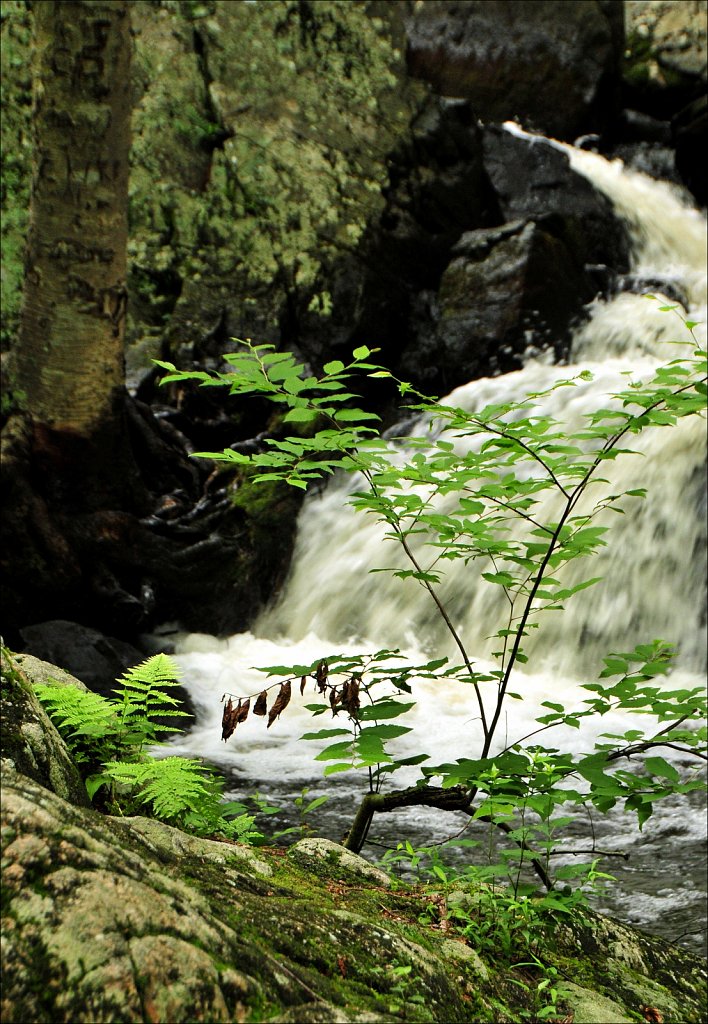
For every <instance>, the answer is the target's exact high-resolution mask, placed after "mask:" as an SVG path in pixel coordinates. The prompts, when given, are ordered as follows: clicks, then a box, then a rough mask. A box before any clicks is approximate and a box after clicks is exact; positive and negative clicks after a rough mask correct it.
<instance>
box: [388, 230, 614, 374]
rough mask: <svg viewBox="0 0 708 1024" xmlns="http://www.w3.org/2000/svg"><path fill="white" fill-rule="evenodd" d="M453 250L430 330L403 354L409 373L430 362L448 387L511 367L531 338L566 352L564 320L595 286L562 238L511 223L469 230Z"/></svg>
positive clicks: (539, 344)
mask: <svg viewBox="0 0 708 1024" xmlns="http://www.w3.org/2000/svg"><path fill="white" fill-rule="evenodd" d="M452 251H453V257H454V258H453V260H452V262H451V263H450V264H449V266H448V267H447V269H446V270H445V272H444V273H443V276H442V280H441V282H440V288H439V291H438V293H437V300H436V304H435V315H434V319H435V329H434V331H433V332H431V333H426V335H424V336H420V337H418V339H417V342H416V345H415V347H414V348H412V349H411V351H410V352H409V353H407V355H406V357H405V358H404V364H405V367H406V369H410V371H411V373H412V375H413V376H415V377H417V378H420V377H421V376H422V377H425V376H432V374H431V372H430V368H432V367H435V375H436V378H437V379H440V380H441V382H442V384H443V388H444V390H449V389H451V388H452V387H454V386H456V385H458V384H460V383H464V382H465V381H467V380H470V379H472V378H474V377H477V376H480V375H481V374H484V373H490V372H491V373H495V372H507V371H509V370H512V369H518V368H519V366H520V365H521V359H520V357H521V355H522V353H523V352H524V350H525V349H526V348H527V347H528V346H529V344H530V343H531V341H532V340H533V344H534V346H536V347H538V348H543V347H548V348H551V349H553V350H554V351H555V353H556V355H559V356H560V355H563V354H565V352H566V349H567V345H568V341H569V330H568V329H569V325H570V323H571V321H572V319H573V318H574V317H577V316H579V315H580V313H581V310H582V305H583V302H587V301H588V300H589V299H591V298H592V297H593V295H594V289H593V286H592V282H591V280H590V278H589V277H588V275H586V274H584V272H583V267H582V266H581V265H580V264H579V263H578V262H577V260H576V259H575V258H574V254H572V253H570V252H569V251H568V249H567V248H566V246H565V244H564V242H563V241H561V240H560V239H559V238H557V237H555V236H554V235H552V234H550V233H548V232H547V231H545V230H543V228H541V227H539V226H538V225H537V224H535V223H534V222H533V221H515V222H513V223H511V224H505V225H503V226H502V227H500V228H488V229H478V230H476V231H468V232H466V233H465V234H464V235H462V237H461V238H460V240H459V242H458V243H457V244H456V245H455V247H454V248H453V250H452Z"/></svg>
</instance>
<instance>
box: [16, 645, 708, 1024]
mask: <svg viewBox="0 0 708 1024" xmlns="http://www.w3.org/2000/svg"><path fill="white" fill-rule="evenodd" d="M35 703H36V702H35V701H34V698H33V695H32V694H31V688H30V684H29V681H28V679H27V678H26V677H20V673H19V671H18V670H17V669H16V668H13V667H12V665H11V664H10V663H9V662H8V663H7V667H6V670H5V678H4V679H3V708H4V710H6V707H5V705H6V704H7V705H11V708H9V709H7V710H8V714H6V716H5V719H4V723H3V743H4V744H5V746H4V748H3V749H4V751H5V750H10V751H13V750H14V751H17V750H18V749H20V748H22V744H23V742H24V740H23V737H24V736H25V735H26V730H25V729H24V726H25V724H29V725H30V727H31V729H38V730H41V735H42V738H43V740H44V742H45V743H55V744H56V740H57V739H58V737H56V738H55V735H53V727H52V726H51V725H50V724H49V723H48V722H47V721H46V718H42V717H41V716H38V715H37V712H36V708H35V706H34V704H35ZM40 710H41V709H40ZM10 711H11V712H12V713H9V712H10ZM59 744H60V745H61V741H60V740H59ZM64 755H65V756H66V752H65V750H64ZM18 768H19V769H20V770H18ZM73 770H74V772H75V773H76V775H77V776H78V772H76V769H75V768H74V769H73ZM32 773H34V777H33V775H32ZM70 774H71V769H70V768H66V770H65V771H64V775H65V776H66V777H68V776H69V775H70ZM2 782H3V794H2V795H3V799H2V844H3V855H2V872H3V877H2V881H3V902H2V931H3V945H2V969H3V991H2V1018H3V1021H5V1022H6V1024H20V1022H22V1024H25V1022H26V1021H33V1022H37V1024H40V1022H45V1021H46V1022H50V1021H51V1022H57V1024H64V1022H65V1024H69V1022H71V1024H82V1022H87V1024H88V1022H92V1024H103V1022H118V1021H141V1022H152V1024H159V1022H170V1024H177V1022H182V1021H185V1022H186V1021H190V1022H197V1021H209V1022H212V1024H216V1022H246V1021H248V1022H265V1021H268V1022H282V1024H290V1022H292V1024H307V1022H312V1024H315V1022H328V1024H329V1022H335V1024H336V1022H340V1024H350V1022H351V1024H366V1022H371V1024H374V1022H382V1021H392V1022H393V1021H407V1022H421V1024H422V1022H438V1021H439V1022H445V1024H451V1022H458V1021H459V1022H464V1021H467V1022H472V1021H474V1022H483V1021H490V1022H491V1021H500V1022H501V1021H513V1020H519V1019H534V1016H535V1014H536V1013H537V1012H538V1009H539V1007H538V1005H537V1003H536V993H535V988H536V985H537V983H538V981H539V980H540V977H534V976H533V975H532V974H529V973H528V967H527V966H526V967H525V966H524V965H522V964H520V963H514V962H512V963H510V962H508V961H505V960H504V958H503V957H502V956H501V954H500V951H499V950H495V949H493V948H490V947H489V945H488V944H485V943H484V942H483V941H477V939H476V938H475V930H474V927H473V926H472V927H468V928H467V929H465V930H464V931H463V930H462V929H461V928H460V927H458V926H457V924H456V923H455V918H454V915H452V914H451V913H450V912H449V908H451V907H452V906H453V905H455V904H456V903H457V904H458V905H459V903H460V899H461V896H460V894H459V893H458V894H457V895H455V893H454V892H453V891H446V890H445V889H440V888H439V887H437V888H435V889H433V888H432V887H417V888H413V887H409V886H404V885H402V884H401V883H399V882H395V883H394V882H393V880H392V879H390V878H388V877H387V876H385V875H384V874H383V873H380V872H378V871H377V869H374V868H373V867H372V865H370V864H368V863H367V862H365V861H363V860H362V859H361V858H360V857H357V856H356V855H354V854H351V853H349V852H347V851H344V850H343V849H341V848H339V847H338V846H337V844H335V843H324V842H323V841H321V840H305V841H301V842H300V843H298V844H296V845H295V847H293V848H292V850H291V851H290V853H289V854H288V853H286V851H284V850H279V849H272V848H266V847H261V848H255V849H254V848H251V847H246V846H240V845H237V844H234V843H229V842H217V841H215V840H209V839H201V838H197V837H194V836H190V835H187V834H186V833H184V832H182V831H180V830H177V829H175V828H172V827H170V826H168V825H164V824H162V823H160V822H158V821H154V820H151V819H147V818H142V817H135V818H119V817H111V816H108V815H103V814H100V813H99V812H97V811H95V810H93V809H91V808H89V807H87V806H81V801H80V800H76V801H75V802H71V796H72V794H71V792H70V791H69V789H70V787H68V785H67V784H66V783H65V782H62V781H59V782H57V780H56V778H54V779H51V778H49V776H48V775H47V774H46V772H44V771H43V770H37V767H36V766H35V764H34V762H33V760H32V758H31V757H29V756H27V757H25V758H24V759H23V758H22V757H20V756H19V755H17V754H16V755H15V757H14V758H13V760H10V759H7V760H6V761H5V762H4V771H3V778H2ZM62 789H63V790H66V792H67V795H68V796H69V799H65V798H64V797H63V796H60V795H58V792H57V790H62ZM464 895H465V894H463V896H464ZM466 898H467V899H468V902H469V900H470V899H471V900H472V904H474V893H472V894H471V895H470V892H468V893H467V894H466ZM535 953H536V955H537V956H538V958H539V960H540V961H542V962H543V963H545V964H547V965H549V966H553V967H554V968H555V970H556V971H557V978H558V981H559V984H558V989H559V1000H558V1012H559V1014H562V1015H564V1016H567V1018H569V1019H574V1020H575V1021H576V1022H577V1024H605V1022H607V1021H617V1022H623V1021H635V1020H636V1021H639V1020H641V1019H642V1013H643V1012H644V1011H643V1008H644V1007H652V1008H654V1009H655V1010H656V1011H658V1013H659V1014H660V1015H661V1016H662V1017H663V1020H664V1021H665V1022H666V1024H672V1022H673V1024H678V1022H681V1024H690V1022H693V1021H696V1022H698V1021H701V1020H703V1019H704V1017H703V1006H704V1002H703V1001H704V999H705V964H704V962H703V961H702V960H701V959H700V958H699V957H697V956H694V955H693V954H691V953H689V952H687V951H686V950H683V949H680V948H677V947H675V946H671V945H670V944H668V943H666V942H664V941H663V940H660V939H656V938H652V937H650V936H646V935H643V934H642V933H640V932H637V931H635V930H634V929H631V928H627V927H624V926H622V925H619V924H617V923H616V922H613V921H611V920H609V919H607V918H602V917H599V916H597V915H588V916H587V917H583V918H582V919H580V918H579V919H578V920H577V921H575V920H574V921H573V923H572V925H568V926H565V927H562V928H557V929H556V930H555V931H554V932H553V934H552V935H550V936H548V935H547V936H545V937H544V936H543V935H539V936H538V942H537V944H536V945H535ZM526 959H528V958H526Z"/></svg>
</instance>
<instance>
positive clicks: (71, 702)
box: [35, 654, 258, 842]
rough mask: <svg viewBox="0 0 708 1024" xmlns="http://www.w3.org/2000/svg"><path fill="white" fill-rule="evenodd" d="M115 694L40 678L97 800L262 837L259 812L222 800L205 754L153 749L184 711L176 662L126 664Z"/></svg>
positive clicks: (199, 828)
mask: <svg viewBox="0 0 708 1024" xmlns="http://www.w3.org/2000/svg"><path fill="white" fill-rule="evenodd" d="M120 683H121V685H120V686H119V688H118V690H117V693H116V696H115V697H114V698H106V697H103V696H101V695H100V694H97V693H93V692H92V691H90V690H88V691H83V690H79V689H76V688H74V687H71V686H56V685H51V684H36V685H35V691H36V693H37V696H38V697H39V699H40V701H41V702H42V703H43V704H44V705H45V706H46V708H47V711H48V712H49V714H50V715H51V717H52V719H53V721H54V724H55V725H56V727H57V729H58V730H59V732H60V733H61V735H62V736H63V737H64V739H65V741H66V743H67V746H68V747H69V750H70V751H71V753H72V755H73V757H74V760H75V761H76V763H77V764H78V765H79V766H80V767H81V768H82V769H83V771H84V774H85V775H86V788H87V790H88V793H89V796H90V797H91V799H95V798H96V796H97V794H99V793H100V791H101V790H105V793H104V794H102V796H103V805H104V808H105V809H106V810H107V811H109V812H110V813H114V814H121V815H125V814H134V813H136V812H137V811H141V812H142V813H145V812H147V813H149V814H150V815H152V816H153V817H155V818H158V819H159V820H160V821H165V822H167V823H168V824H170V825H176V826H178V827H179V828H182V829H184V830H185V831H188V832H192V833H194V834H195V835H201V836H211V835H215V836H224V837H226V838H228V839H236V840H239V841H240V842H247V841H249V840H250V839H253V838H255V837H257V835H258V833H256V832H254V831H253V829H252V825H253V817H252V816H249V815H247V814H245V813H243V811H244V808H243V806H242V805H241V804H237V803H230V804H226V803H224V802H223V790H224V782H223V780H222V779H221V778H220V777H219V776H217V775H216V774H215V773H214V771H213V770H212V769H211V768H209V767H208V766H207V765H205V764H204V763H203V762H202V761H199V760H196V759H194V758H185V757H164V758H157V757H154V756H152V755H151V754H150V753H149V752H148V750H147V749H146V748H148V747H151V748H153V747H154V746H155V745H156V744H158V742H159V734H160V733H165V732H173V731H174V727H173V726H170V725H167V724H165V722H164V721H163V720H160V719H164V717H165V716H167V717H169V718H175V717H184V716H186V714H187V712H185V711H182V710H181V708H180V703H181V702H180V701H179V700H178V699H177V698H175V697H173V696H172V695H171V694H170V693H169V692H168V691H169V689H170V688H171V687H175V686H178V685H179V684H178V682H177V669H176V666H175V665H174V663H173V662H172V661H171V660H170V658H168V657H167V656H166V655H164V654H156V655H154V656H153V657H151V658H148V659H147V661H144V662H143V663H142V664H140V665H136V666H135V667H134V668H131V669H129V670H128V672H126V673H125V675H124V676H123V677H122V680H121V681H120Z"/></svg>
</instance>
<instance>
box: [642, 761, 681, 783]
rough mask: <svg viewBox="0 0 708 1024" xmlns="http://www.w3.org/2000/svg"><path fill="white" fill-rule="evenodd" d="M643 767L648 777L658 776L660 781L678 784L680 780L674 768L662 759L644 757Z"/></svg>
mask: <svg viewBox="0 0 708 1024" xmlns="http://www.w3.org/2000/svg"><path fill="white" fill-rule="evenodd" d="M644 767H645V768H646V770H647V771H648V772H649V774H650V775H659V776H660V777H661V778H662V779H669V780H670V781H671V782H679V781H680V779H681V776H680V775H679V773H678V772H677V771H676V769H675V768H674V766H673V765H672V764H669V762H668V761H665V760H664V758H663V757H646V758H645V759H644Z"/></svg>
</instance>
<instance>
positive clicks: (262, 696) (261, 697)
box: [253, 690, 268, 716]
mask: <svg viewBox="0 0 708 1024" xmlns="http://www.w3.org/2000/svg"><path fill="white" fill-rule="evenodd" d="M267 710H268V691H267V690H263V692H262V693H259V694H258V699H257V700H256V703H255V704H254V705H253V714H254V715H261V716H262V715H264V714H265V713H266V711H267Z"/></svg>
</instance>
